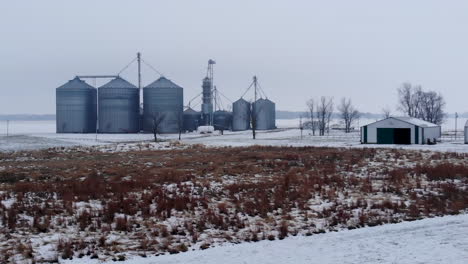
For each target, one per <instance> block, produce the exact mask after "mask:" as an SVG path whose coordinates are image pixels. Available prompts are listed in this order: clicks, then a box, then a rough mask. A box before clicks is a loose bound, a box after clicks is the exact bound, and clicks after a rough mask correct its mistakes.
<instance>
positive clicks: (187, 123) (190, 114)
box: [184, 107, 201, 132]
mask: <svg viewBox="0 0 468 264" xmlns="http://www.w3.org/2000/svg"><path fill="white" fill-rule="evenodd" d="M200 122H201V113H200V112H197V111H195V110H193V109H192V108H190V107H189V108H188V109H187V110H185V111H184V131H189V132H192V131H195V130H197V128H198V126H200Z"/></svg>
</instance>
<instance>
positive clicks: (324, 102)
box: [316, 96, 333, 136]
mask: <svg viewBox="0 0 468 264" xmlns="http://www.w3.org/2000/svg"><path fill="white" fill-rule="evenodd" d="M332 113H333V98H327V97H325V96H322V97H321V98H320V101H319V102H318V104H317V111H316V114H317V121H318V129H319V135H320V136H324V135H325V131H326V130H327V128H328V131H329V127H330V120H331V116H332Z"/></svg>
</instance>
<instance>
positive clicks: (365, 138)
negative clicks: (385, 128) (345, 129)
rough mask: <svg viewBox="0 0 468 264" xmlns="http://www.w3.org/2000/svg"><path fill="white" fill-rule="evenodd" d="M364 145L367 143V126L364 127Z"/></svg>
mask: <svg viewBox="0 0 468 264" xmlns="http://www.w3.org/2000/svg"><path fill="white" fill-rule="evenodd" d="M363 128H364V143H367V126H364V127H363Z"/></svg>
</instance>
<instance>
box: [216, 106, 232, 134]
mask: <svg viewBox="0 0 468 264" xmlns="http://www.w3.org/2000/svg"><path fill="white" fill-rule="evenodd" d="M231 124H232V113H231V112H228V111H223V110H218V111H215V112H214V113H213V127H214V129H215V130H230V129H231Z"/></svg>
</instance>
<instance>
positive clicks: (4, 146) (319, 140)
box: [0, 119, 468, 152]
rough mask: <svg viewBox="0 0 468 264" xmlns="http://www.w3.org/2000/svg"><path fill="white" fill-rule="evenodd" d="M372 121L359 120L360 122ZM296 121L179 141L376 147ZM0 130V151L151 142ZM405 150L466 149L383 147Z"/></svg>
mask: <svg viewBox="0 0 468 264" xmlns="http://www.w3.org/2000/svg"><path fill="white" fill-rule="evenodd" d="M372 121H373V120H366V122H364V121H361V124H364V123H369V122H372ZM298 123H299V121H298V120H295V119H291V120H277V125H278V127H279V128H278V129H277V130H273V131H259V132H258V134H257V139H256V140H252V135H251V132H250V131H242V132H229V131H227V132H225V134H224V135H220V134H219V132H215V133H214V134H211V135H200V134H198V133H187V134H183V135H182V140H181V141H182V143H186V144H204V145H207V146H249V145H274V146H329V147H359V148H362V147H376V146H375V145H361V144H360V143H359V133H358V132H354V133H350V134H345V133H342V132H340V131H332V132H331V133H330V135H326V136H323V137H319V136H312V135H311V132H310V131H308V130H304V131H303V136H302V138H301V132H300V130H299V129H297V124H298ZM5 125H6V124H5V122H2V123H1V126H0V131H2V132H5V133H6V127H5ZM5 133H3V134H2V133H0V151H3V152H5V151H16V150H34V149H44V148H49V147H68V146H96V145H98V146H99V145H109V144H133V143H139V142H150V141H152V140H153V136H152V135H151V134H98V135H96V134H56V133H55V122H54V121H14V122H10V129H9V134H10V136H9V137H6V135H5ZM160 138H161V139H163V140H165V141H171V140H177V138H178V135H176V134H169V135H161V136H160ZM378 147H391V148H395V147H398V148H405V149H424V150H434V151H454V152H468V146H466V145H464V144H463V139H462V135H461V134H459V136H458V138H457V139H454V138H453V136H444V137H443V138H442V142H441V143H440V144H438V145H436V146H425V145H422V146H421V145H411V146H392V145H389V146H382V145H379V146H378Z"/></svg>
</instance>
